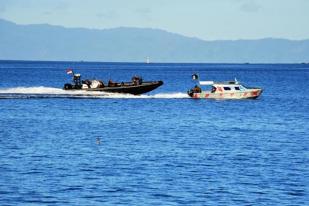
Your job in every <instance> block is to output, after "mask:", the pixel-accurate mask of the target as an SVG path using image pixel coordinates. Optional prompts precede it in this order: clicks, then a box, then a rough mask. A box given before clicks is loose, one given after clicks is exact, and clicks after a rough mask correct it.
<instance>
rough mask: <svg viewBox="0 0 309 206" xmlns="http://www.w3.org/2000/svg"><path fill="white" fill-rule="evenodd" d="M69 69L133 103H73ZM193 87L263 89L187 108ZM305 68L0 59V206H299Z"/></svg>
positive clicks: (306, 111)
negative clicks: (150, 86)
mask: <svg viewBox="0 0 309 206" xmlns="http://www.w3.org/2000/svg"><path fill="white" fill-rule="evenodd" d="M67 68H72V69H74V71H75V72H76V73H81V74H82V77H84V78H90V79H92V78H97V79H102V80H104V81H105V82H107V81H108V80H109V79H110V78H111V79H113V80H114V81H130V79H131V77H132V76H133V75H136V74H137V75H141V76H142V77H143V79H144V80H163V81H164V85H163V86H161V87H159V88H158V89H156V90H154V91H152V92H150V93H147V94H144V95H140V96H132V95H123V94H122V95H121V94H95V95H90V96H89V95H87V94H85V93H72V92H69V91H63V90H62V89H61V88H62V87H63V84H64V83H66V82H70V76H69V75H67V74H66V73H65V70H66V69H67ZM193 73H198V74H199V76H200V78H201V79H202V80H215V81H225V80H234V78H235V77H236V78H237V80H238V81H240V82H243V83H244V85H246V86H257V87H261V88H263V93H262V95H261V96H260V97H259V98H258V99H256V100H194V99H190V98H188V96H187V94H186V91H187V90H188V89H190V88H192V87H193V86H194V85H195V82H193V80H192V79H191V75H192V74H193ZM308 187H309V65H308V64H156V63H150V64H142V63H96V62H36V61H29V62H28V61H0V205H232V206H233V205H235V206H236V205H237V206H238V205H280V206H282V205H309V192H308Z"/></svg>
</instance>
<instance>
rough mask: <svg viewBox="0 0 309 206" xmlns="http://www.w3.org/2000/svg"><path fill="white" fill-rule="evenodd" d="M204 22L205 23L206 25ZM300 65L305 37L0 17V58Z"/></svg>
mask: <svg viewBox="0 0 309 206" xmlns="http://www.w3.org/2000/svg"><path fill="white" fill-rule="evenodd" d="M205 26H207V25H205ZM147 57H149V59H150V61H151V62H201V63H202V62H203V63H246V62H248V63H301V62H306V63H307V62H309V40H300V41H296V40H287V39H273V38H267V39H259V40H235V41H229V40H224V41H204V40H201V39H198V38H190V37H186V36H183V35H179V34H174V33H170V32H167V31H163V30H159V29H148V28H145V29H143V28H127V27H120V28H115V29H102V30H98V29H83V28H65V27H61V26H52V25H47V24H37V25H18V24H15V23H12V22H9V21H6V20H0V59H2V60H59V61H107V62H113V61H114V62H145V61H146V58H147Z"/></svg>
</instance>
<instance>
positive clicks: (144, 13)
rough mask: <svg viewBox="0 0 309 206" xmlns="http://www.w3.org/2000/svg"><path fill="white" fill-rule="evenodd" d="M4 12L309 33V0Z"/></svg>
mask: <svg viewBox="0 0 309 206" xmlns="http://www.w3.org/2000/svg"><path fill="white" fill-rule="evenodd" d="M0 18H3V19H7V20H10V21H13V22H16V23H20V24H38V23H49V24H53V25H63V26H65V27H87V28H101V29H104V28H113V27H120V26H127V27H148V28H159V29H164V30H167V31H170V32H174V33H179V34H183V35H186V36H192V37H198V38H201V39H205V40H214V39H257V38H265V37H276V38H289V39H309V0H0Z"/></svg>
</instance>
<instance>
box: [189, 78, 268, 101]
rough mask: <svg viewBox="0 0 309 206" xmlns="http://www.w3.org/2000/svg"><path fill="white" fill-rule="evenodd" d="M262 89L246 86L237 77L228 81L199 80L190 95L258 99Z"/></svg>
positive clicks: (213, 97) (198, 97)
mask: <svg viewBox="0 0 309 206" xmlns="http://www.w3.org/2000/svg"><path fill="white" fill-rule="evenodd" d="M196 76H197V75H196ZM203 87H205V88H203ZM207 87H208V88H207ZM262 91H263V90H262V89H261V88H257V87H253V88H252V87H245V86H243V85H242V84H240V83H239V82H238V81H237V80H236V79H235V81H228V82H214V81H199V85H196V86H195V87H194V88H192V89H190V90H189V91H188V95H189V96H190V97H192V98H196V99H256V98H258V97H259V96H260V95H261V93H262Z"/></svg>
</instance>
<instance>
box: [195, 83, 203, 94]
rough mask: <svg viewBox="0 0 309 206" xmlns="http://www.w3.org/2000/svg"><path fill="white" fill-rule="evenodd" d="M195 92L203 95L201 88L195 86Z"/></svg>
mask: <svg viewBox="0 0 309 206" xmlns="http://www.w3.org/2000/svg"><path fill="white" fill-rule="evenodd" d="M193 91H194V92H195V93H201V92H202V89H201V88H200V87H199V86H197V85H195V87H194V88H193Z"/></svg>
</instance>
